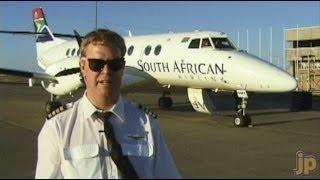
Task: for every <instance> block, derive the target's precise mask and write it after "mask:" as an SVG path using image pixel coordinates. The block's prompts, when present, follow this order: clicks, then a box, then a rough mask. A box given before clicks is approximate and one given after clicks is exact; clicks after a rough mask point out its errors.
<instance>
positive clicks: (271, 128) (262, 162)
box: [0, 83, 320, 178]
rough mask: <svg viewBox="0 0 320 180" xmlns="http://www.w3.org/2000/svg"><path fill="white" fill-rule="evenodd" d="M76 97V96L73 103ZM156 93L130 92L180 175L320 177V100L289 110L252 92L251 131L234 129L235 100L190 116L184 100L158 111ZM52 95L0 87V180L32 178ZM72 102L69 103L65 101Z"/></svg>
mask: <svg viewBox="0 0 320 180" xmlns="http://www.w3.org/2000/svg"><path fill="white" fill-rule="evenodd" d="M81 93H82V92H79V93H78V94H77V95H76V96H75V97H74V98H73V99H76V98H77V97H78V96H79V95H81ZM158 97H160V94H142V93H133V94H128V95H127V96H126V98H127V99H131V100H135V101H138V102H140V103H142V104H144V105H146V106H147V107H149V108H151V109H152V110H153V111H154V112H156V113H157V114H158V115H159V122H160V126H161V128H162V130H163V132H164V134H165V137H166V140H167V143H168V146H169V148H170V150H171V152H172V155H173V157H174V159H175V161H176V164H177V167H178V169H179V170H180V173H181V174H182V176H183V177H184V178H301V177H303V178H320V146H319V144H320V98H319V97H314V101H313V107H314V108H313V109H312V110H310V111H301V112H290V111H289V108H288V107H289V105H290V104H289V103H290V96H289V95H288V94H279V95H256V94H254V95H252V96H251V99H250V101H249V113H250V114H251V117H252V119H253V127H252V128H235V127H234V126H233V117H232V116H233V114H234V111H233V106H234V105H233V99H232V96H231V95H229V94H223V95H219V96H218V97H217V103H218V107H217V109H218V112H217V114H216V115H214V116H211V115H207V114H202V113H197V112H195V111H194V110H193V109H192V107H191V105H190V104H188V102H187V101H188V100H187V96H186V95H177V96H174V97H173V101H174V102H175V104H174V107H173V108H171V109H170V110H160V109H159V108H158V107H157V101H158ZM48 99H49V94H48V93H47V92H46V91H44V90H43V89H42V88H41V87H39V86H37V87H33V88H29V87H27V85H26V84H7V83H0V167H1V168H0V178H34V174H35V167H36V160H37V136H38V132H39V131H40V129H41V127H42V125H43V123H44V121H45V113H44V105H45V103H46V101H47V100H48ZM73 99H66V101H70V100H73ZM298 150H302V151H304V152H305V153H306V154H307V155H314V156H316V158H317V168H316V169H315V170H313V171H312V172H310V174H309V175H305V176H295V175H294V171H293V169H295V168H296V157H295V156H296V152H297V151H298Z"/></svg>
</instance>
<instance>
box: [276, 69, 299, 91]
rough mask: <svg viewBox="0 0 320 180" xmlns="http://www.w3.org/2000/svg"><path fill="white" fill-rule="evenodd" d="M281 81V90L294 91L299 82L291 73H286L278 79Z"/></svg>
mask: <svg viewBox="0 0 320 180" xmlns="http://www.w3.org/2000/svg"><path fill="white" fill-rule="evenodd" d="M278 82H279V83H280V85H279V86H278V87H279V90H280V91H285V92H286V91H293V90H294V89H296V88H297V85H298V82H297V80H296V79H295V78H294V77H292V76H291V75H289V74H287V73H285V74H284V75H283V76H282V78H280V79H279V81H278Z"/></svg>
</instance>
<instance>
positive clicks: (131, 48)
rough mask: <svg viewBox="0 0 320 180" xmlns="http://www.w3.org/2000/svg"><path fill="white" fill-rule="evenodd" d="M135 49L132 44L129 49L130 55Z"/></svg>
mask: <svg viewBox="0 0 320 180" xmlns="http://www.w3.org/2000/svg"><path fill="white" fill-rule="evenodd" d="M133 49H134V47H133V46H130V47H129V49H128V55H129V56H130V55H131V54H132V52H133Z"/></svg>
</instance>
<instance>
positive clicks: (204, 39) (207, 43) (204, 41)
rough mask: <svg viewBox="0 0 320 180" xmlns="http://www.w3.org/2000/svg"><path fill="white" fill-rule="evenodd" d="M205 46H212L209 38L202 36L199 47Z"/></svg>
mask: <svg viewBox="0 0 320 180" xmlns="http://www.w3.org/2000/svg"><path fill="white" fill-rule="evenodd" d="M207 47H209V48H211V47H212V46H211V43H210V40H209V38H203V39H202V43H201V48H207Z"/></svg>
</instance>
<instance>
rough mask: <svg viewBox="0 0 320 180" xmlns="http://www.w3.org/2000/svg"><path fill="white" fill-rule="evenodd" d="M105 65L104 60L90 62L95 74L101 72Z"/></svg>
mask: <svg viewBox="0 0 320 180" xmlns="http://www.w3.org/2000/svg"><path fill="white" fill-rule="evenodd" d="M104 64H105V61H104V60H99V59H91V60H89V68H90V69H91V70H92V71H95V72H97V71H100V70H101V69H102V68H103V66H104Z"/></svg>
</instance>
